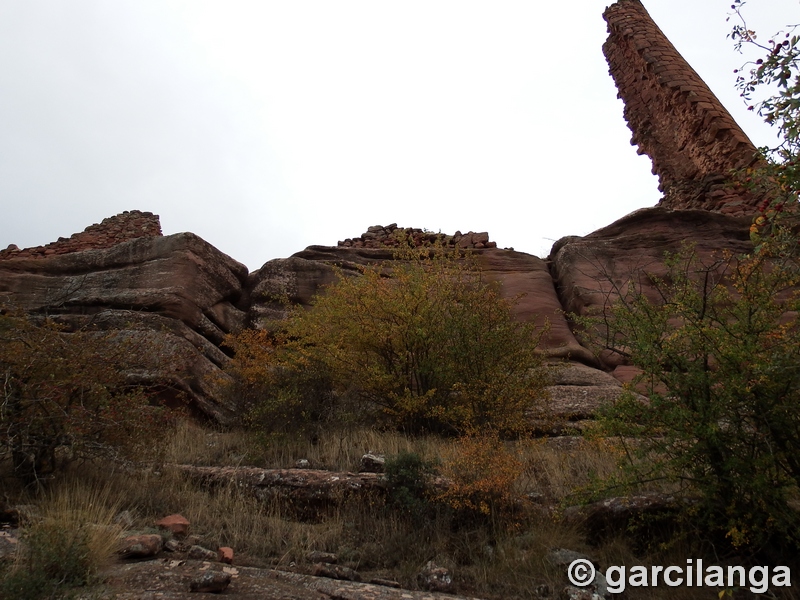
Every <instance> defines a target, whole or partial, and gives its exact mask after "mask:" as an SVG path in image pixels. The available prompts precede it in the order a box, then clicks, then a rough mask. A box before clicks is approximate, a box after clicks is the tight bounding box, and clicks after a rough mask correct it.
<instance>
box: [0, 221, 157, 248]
mask: <svg viewBox="0 0 800 600" xmlns="http://www.w3.org/2000/svg"><path fill="white" fill-rule="evenodd" d="M160 235H161V221H160V220H159V218H158V215H154V214H153V213H151V212H142V211H139V210H126V211H125V212H123V213H120V214H118V215H116V216H113V217H108V218H107V219H103V220H102V221H101V222H100V223H96V224H94V225H90V226H89V227H87V228H86V229H84V230H83V231H82V232H81V233H76V234H74V235H72V236H70V237H69V238H63V237H62V238H58V241H56V242H51V243H49V244H47V245H46V246H38V247H36V248H25V249H22V250H21V249H19V248H17V246H16V245H14V244H11V245H9V246H8V248H6V249H5V250H1V251H0V260H9V259H11V258H42V257H45V256H52V255H54V254H68V253H70V252H80V251H81V250H96V249H99V248H111V247H112V246H116V245H117V244H121V243H122V242H127V241H129V240H134V239H137V238H142V237H158V236H160Z"/></svg>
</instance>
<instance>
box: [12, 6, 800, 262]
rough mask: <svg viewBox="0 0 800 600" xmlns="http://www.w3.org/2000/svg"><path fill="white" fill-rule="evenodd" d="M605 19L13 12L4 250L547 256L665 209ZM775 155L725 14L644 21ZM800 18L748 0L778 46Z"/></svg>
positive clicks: (535, 10)
mask: <svg viewBox="0 0 800 600" xmlns="http://www.w3.org/2000/svg"><path fill="white" fill-rule="evenodd" d="M607 4H608V2H607V1H606V0H600V1H598V0H572V1H570V2H537V1H535V0H493V1H491V2H490V1H489V0H483V1H480V2H478V1H473V0H453V1H450V0H403V1H402V2H400V1H393V2H390V1H386V0H280V1H272V0H262V1H245V0H241V1H236V0H224V1H222V0H213V1H204V0H127V1H126V0H116V1H114V2H109V1H103V0H94V1H87V0H70V2H63V1H60V0H37V1H35V2H34V1H29V0H0V209H1V210H0V247H2V248H4V247H5V246H6V245H8V244H9V243H15V244H17V245H19V246H20V247H26V246H33V245H40V244H45V243H47V242H50V241H54V240H55V239H57V238H58V237H59V236H69V235H71V234H72V233H75V232H77V231H82V230H83V229H84V228H85V227H86V226H88V225H91V224H92V223H96V222H99V221H100V220H101V219H103V218H104V217H107V216H111V215H114V214H116V213H118V212H121V211H123V210H130V209H139V210H149V211H152V212H155V213H157V214H159V215H161V223H162V227H163V229H164V232H165V233H176V232H179V231H193V232H194V233H197V234H198V235H200V236H201V237H203V238H205V239H206V240H208V241H209V242H211V243H212V244H214V245H215V246H217V247H218V248H219V249H220V250H222V251H223V252H225V253H227V254H229V255H231V256H232V257H234V258H235V259H237V260H239V261H241V262H244V263H245V264H246V265H248V267H250V269H256V268H258V267H260V266H261V265H262V264H263V263H264V262H266V261H267V260H269V259H272V258H277V257H285V256H289V255H290V254H292V253H294V252H297V251H299V250H302V249H303V248H305V247H306V246H308V245H310V244H325V245H335V244H336V242H337V241H338V240H340V239H344V238H347V237H353V236H356V235H359V234H360V233H362V232H363V231H366V228H367V227H368V226H369V225H375V224H382V225H386V224H389V223H392V222H397V223H398V224H399V225H400V226H403V227H424V228H427V229H429V230H432V231H440V230H441V231H443V232H445V233H452V232H454V231H455V230H457V229H460V230H462V231H467V230H475V231H489V233H490V235H491V237H492V239H493V240H495V241H497V242H498V244H499V245H500V246H502V247H506V246H511V247H514V248H516V249H517V250H523V251H526V252H531V253H533V254H537V255H540V256H545V255H547V253H548V252H549V249H550V246H551V245H552V242H553V241H554V240H556V239H558V238H559V237H561V236H564V235H584V234H587V233H589V232H591V231H593V230H595V229H597V228H599V227H602V226H604V225H607V224H608V223H610V222H612V221H614V220H616V219H618V218H619V217H622V216H623V215H625V214H627V213H628V212H630V211H632V210H634V209H636V208H640V207H643V206H652V205H653V204H655V203H656V202H657V201H658V199H659V193H658V191H657V189H656V185H657V181H656V178H655V177H654V176H652V175H651V174H650V160H649V159H648V158H647V157H646V156H637V154H636V151H635V148H634V147H632V146H630V143H629V140H630V132H629V130H628V129H627V126H626V124H625V122H624V120H623V118H622V102H621V101H620V100H617V99H616V89H615V87H614V84H613V81H612V79H611V77H610V76H609V75H608V67H607V65H606V63H605V59H604V57H603V54H602V50H601V45H602V43H603V41H604V40H605V38H606V27H605V22H604V21H603V19H602V16H601V14H602V12H603V9H604V8H605V6H606V5H607ZM644 4H645V6H646V7H647V9H648V10H649V11H650V13H651V15H652V16H653V18H654V19H655V21H656V22H657V23H658V24H659V25H660V26H661V28H662V29H663V30H664V31H665V33H666V34H667V36H668V37H669V38H670V39H671V41H672V42H673V44H675V46H676V47H677V48H678V50H679V51H680V52H681V53H682V54H683V55H684V57H685V58H686V59H687V60H688V61H689V63H690V64H692V66H693V67H694V68H695V69H696V70H697V71H698V72H699V73H700V75H701V76H702V77H703V78H704V79H705V80H706V82H707V83H708V84H709V86H710V87H711V89H712V90H713V91H714V92H715V93H716V94H717V95H718V96H719V97H720V99H721V100H722V102H723V104H725V105H726V106H727V107H728V109H729V110H730V111H731V112H732V113H733V114H734V117H735V118H736V119H737V120H738V121H739V123H740V125H741V126H742V127H743V128H744V129H745V131H746V132H747V133H748V134H749V135H750V136H751V138H752V139H753V141H754V142H755V143H756V144H757V145H759V144H767V143H770V141H771V137H770V136H771V135H772V133H771V131H770V130H769V128H767V127H766V126H764V125H763V124H762V123H761V121H760V119H759V118H758V117H757V116H756V115H754V114H752V113H748V112H747V111H746V110H745V109H744V105H743V104H742V102H741V99H740V98H739V97H738V94H737V92H736V91H735V90H734V89H733V82H734V77H735V76H734V74H733V69H734V68H736V67H738V66H740V64H741V63H742V58H741V57H740V56H739V55H737V54H736V53H735V52H734V50H733V45H732V43H731V41H730V40H728V39H726V36H727V34H728V33H729V31H730V26H731V24H730V23H727V22H726V17H727V14H728V13H729V12H730V0H644ZM799 4H800V3H798V0H751V2H750V3H749V5H748V6H747V7H746V9H747V14H748V16H749V19H750V21H751V25H753V26H754V27H755V28H756V29H757V30H758V31H760V32H762V34H763V35H764V36H768V34H771V33H772V32H774V31H775V30H777V29H779V28H781V27H783V26H785V25H786V24H788V23H790V22H798V21H800V6H799Z"/></svg>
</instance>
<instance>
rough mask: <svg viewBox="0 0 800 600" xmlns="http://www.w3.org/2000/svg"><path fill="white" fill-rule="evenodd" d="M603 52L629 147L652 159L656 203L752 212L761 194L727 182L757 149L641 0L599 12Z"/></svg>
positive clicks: (623, 0) (622, 1) (621, 1)
mask: <svg viewBox="0 0 800 600" xmlns="http://www.w3.org/2000/svg"><path fill="white" fill-rule="evenodd" d="M603 17H604V18H605V20H606V22H607V23H608V33H609V36H608V39H607V41H606V43H605V44H604V45H603V52H604V53H605V56H606V59H607V60H608V64H609V69H610V73H611V76H612V77H613V78H614V81H615V83H616V85H617V89H618V90H619V97H620V98H622V100H623V101H624V102H625V119H626V120H627V122H628V126H629V127H630V129H631V131H632V132H633V138H632V139H631V143H632V144H637V145H638V146H639V153H640V154H642V153H646V154H647V155H648V156H650V158H651V159H652V161H653V173H654V174H656V175H658V177H659V181H660V185H659V189H660V190H661V191H662V192H664V198H663V199H662V201H661V205H662V206H664V207H666V208H699V209H706V210H715V211H719V212H724V213H729V214H749V213H752V212H755V210H756V206H757V204H758V202H759V199H757V198H753V197H749V196H746V195H744V194H742V193H741V192H740V191H737V190H734V189H732V188H731V187H730V185H728V184H727V182H726V180H727V175H728V173H729V172H730V170H731V169H734V168H739V167H743V166H747V165H748V164H750V163H752V162H753V160H754V155H755V153H756V148H755V146H754V145H753V143H752V142H751V141H750V140H749V139H748V138H747V136H746V135H745V133H744V132H743V131H742V130H741V128H740V127H739V126H738V125H737V124H736V122H735V121H734V120H733V117H731V115H730V114H729V113H728V111H727V110H725V108H724V107H723V106H722V104H721V103H720V101H719V100H718V99H717V98H716V96H714V94H713V93H712V92H711V90H710V89H709V88H708V86H707V85H706V84H705V83H704V82H703V80H702V79H701V78H700V76H699V75H698V74H697V73H696V72H695V71H694V69H692V67H690V66H689V63H687V62H686V60H684V58H683V57H682V56H681V55H680V54H679V53H678V51H677V50H676V49H675V47H674V46H673V45H672V44H671V43H670V42H669V40H668V39H667V38H666V36H665V35H664V33H663V32H662V31H661V30H660V29H659V28H658V26H657V25H656V24H655V22H654V21H653V20H652V18H651V17H650V15H649V14H648V12H647V10H646V9H645V8H644V6H643V5H642V3H641V2H640V1H639V0H619V1H618V2H617V3H616V4H613V5H611V6H610V7H609V8H607V9H606V11H605V13H604V14H603Z"/></svg>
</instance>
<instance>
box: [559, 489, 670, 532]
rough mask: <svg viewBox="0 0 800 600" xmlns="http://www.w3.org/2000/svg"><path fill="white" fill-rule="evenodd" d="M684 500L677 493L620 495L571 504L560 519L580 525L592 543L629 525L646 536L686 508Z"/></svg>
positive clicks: (623, 529) (625, 529)
mask: <svg viewBox="0 0 800 600" xmlns="http://www.w3.org/2000/svg"><path fill="white" fill-rule="evenodd" d="M685 502H686V500H681V499H680V498H678V497H676V496H672V495H670V494H660V493H650V494H641V495H637V496H620V497H615V498H607V499H605V500H601V501H599V502H593V503H591V504H586V505H584V506H570V507H568V508H567V509H566V510H565V511H564V515H563V519H564V522H565V523H567V524H569V525H574V526H579V527H581V528H582V529H583V530H584V531H585V533H586V535H587V538H588V540H589V541H590V543H593V544H596V543H599V542H600V541H602V540H603V539H605V538H606V537H607V536H613V535H616V534H618V533H619V532H620V531H627V530H628V529H629V528H630V527H632V526H636V527H638V528H639V536H640V537H641V538H643V539H648V536H650V538H652V536H653V535H654V532H656V530H657V529H658V528H659V527H660V526H662V525H663V524H664V523H665V522H669V520H670V519H673V518H674V517H675V516H676V515H677V513H678V511H679V510H680V509H681V508H684V507H685ZM662 533H663V532H662ZM651 541H652V539H651Z"/></svg>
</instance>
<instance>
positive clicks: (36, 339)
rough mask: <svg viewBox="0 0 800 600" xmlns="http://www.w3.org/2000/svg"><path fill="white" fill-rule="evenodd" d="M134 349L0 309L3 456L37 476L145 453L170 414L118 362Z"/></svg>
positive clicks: (19, 470)
mask: <svg viewBox="0 0 800 600" xmlns="http://www.w3.org/2000/svg"><path fill="white" fill-rule="evenodd" d="M129 352H131V348H130V347H129V346H128V345H127V344H126V343H125V342H124V341H120V340H114V339H111V338H110V337H109V336H108V334H105V333H103V332H97V331H77V332H71V333H68V332H67V331H66V328H65V327H64V326H62V325H59V324H57V323H55V322H54V321H52V320H49V319H42V320H39V321H36V322H35V321H34V320H33V319H32V318H31V317H28V316H24V315H22V314H15V313H13V312H9V311H7V310H6V311H4V312H3V313H2V314H0V460H2V459H9V458H10V460H11V462H12V465H13V472H14V475H15V476H16V477H18V478H20V479H22V480H24V481H35V480H39V479H41V478H42V477H45V476H49V475H52V474H53V473H55V472H57V471H59V470H60V469H62V468H63V467H64V466H66V465H67V464H69V463H70V462H73V461H78V460H86V459H90V458H95V457H105V458H109V457H112V458H123V457H129V456H134V455H138V456H140V457H141V456H144V455H145V454H147V453H148V449H151V448H152V444H151V441H152V439H153V438H154V437H155V436H157V435H158V432H159V431H161V430H162V429H163V427H164V426H165V425H166V423H167V421H166V420H165V419H164V418H163V416H164V415H163V414H162V412H161V411H160V410H159V409H157V408H156V407H152V406H150V405H149V402H148V399H147V397H146V396H145V394H144V393H143V392H142V391H141V390H139V389H136V388H132V387H130V386H127V385H126V383H125V378H124V374H123V371H122V369H121V368H120V366H121V364H122V362H123V358H124V356H125V354H126V353H129Z"/></svg>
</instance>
